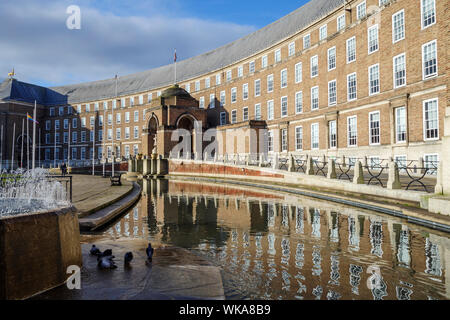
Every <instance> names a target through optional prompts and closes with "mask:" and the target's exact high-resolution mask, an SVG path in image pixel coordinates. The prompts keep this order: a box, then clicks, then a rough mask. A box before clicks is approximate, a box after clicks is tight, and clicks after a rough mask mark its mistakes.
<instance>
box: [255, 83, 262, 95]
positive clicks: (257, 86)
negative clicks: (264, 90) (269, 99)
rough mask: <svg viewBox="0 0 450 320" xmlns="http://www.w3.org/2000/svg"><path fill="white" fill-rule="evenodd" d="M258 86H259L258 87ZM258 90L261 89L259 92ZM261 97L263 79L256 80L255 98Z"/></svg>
mask: <svg viewBox="0 0 450 320" xmlns="http://www.w3.org/2000/svg"><path fill="white" fill-rule="evenodd" d="M256 84H258V85H256ZM256 88H259V90H258V91H257V90H256ZM259 96H261V79H256V80H255V97H259Z"/></svg>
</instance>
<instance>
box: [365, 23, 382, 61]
mask: <svg viewBox="0 0 450 320" xmlns="http://www.w3.org/2000/svg"><path fill="white" fill-rule="evenodd" d="M372 30H376V35H377V36H376V42H377V44H376V49H375V50H372V51H371V48H372V47H371V43H370V32H371V31H372ZM379 49H380V28H379V26H378V24H376V25H374V26H372V27H370V28H368V29H367V52H368V54H369V55H371V54H372V53H375V52H377V51H378V50H379Z"/></svg>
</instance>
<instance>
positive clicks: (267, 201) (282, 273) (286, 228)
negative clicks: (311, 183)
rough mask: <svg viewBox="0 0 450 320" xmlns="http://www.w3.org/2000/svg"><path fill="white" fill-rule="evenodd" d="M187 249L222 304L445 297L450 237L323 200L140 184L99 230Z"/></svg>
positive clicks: (228, 188) (170, 183)
mask: <svg viewBox="0 0 450 320" xmlns="http://www.w3.org/2000/svg"><path fill="white" fill-rule="evenodd" d="M103 232H104V233H103V235H104V236H107V237H113V238H144V239H148V240H150V241H152V242H155V243H161V244H165V245H171V246H178V247H183V248H187V249H189V250H191V251H192V253H193V254H197V255H200V256H202V257H204V258H206V259H208V260H210V261H212V262H213V263H214V264H216V265H218V266H221V267H222V269H223V281H224V288H225V295H226V297H227V299H275V300H276V299H305V300H313V299H322V300H327V299H329V300H332V299H337V300H350V299H358V300H359V299H364V300H374V299H383V300H397V299H399V300H409V299H412V300H417V299H420V300H425V299H426V300H427V299H449V298H450V276H449V275H450V271H449V270H448V268H449V266H450V238H449V237H450V236H449V235H448V234H445V233H440V232H438V231H433V230H431V229H427V228H424V227H420V226H417V225H413V224H409V223H407V222H405V221H403V220H401V219H397V218H395V217H390V216H387V215H381V214H377V213H374V212H371V211H366V210H361V209H356V208H353V207H349V206H343V205H338V204H335V203H331V202H325V201H320V200H314V199H309V198H303V197H297V196H291V195H287V194H281V193H274V192H268V191H264V190H258V189H249V188H246V187H239V186H231V185H218V184H212V183H211V184H210V183H196V182H186V181H175V180H170V181H167V180H162V181H161V180H160V181H152V180H150V181H144V182H143V196H142V199H141V200H140V202H139V203H138V204H137V205H136V206H135V207H134V208H132V209H131V210H130V211H129V212H128V213H127V214H126V215H125V216H124V217H123V218H122V219H120V220H118V221H116V222H115V223H113V224H112V225H110V226H109V227H108V228H106V229H105V230H104V231H103Z"/></svg>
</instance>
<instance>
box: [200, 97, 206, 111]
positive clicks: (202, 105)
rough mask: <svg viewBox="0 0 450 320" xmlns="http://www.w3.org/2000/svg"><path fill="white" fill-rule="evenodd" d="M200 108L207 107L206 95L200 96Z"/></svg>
mask: <svg viewBox="0 0 450 320" xmlns="http://www.w3.org/2000/svg"><path fill="white" fill-rule="evenodd" d="M199 108H200V109H205V97H200V99H199Z"/></svg>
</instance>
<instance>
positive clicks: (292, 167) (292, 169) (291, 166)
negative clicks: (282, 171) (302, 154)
mask: <svg viewBox="0 0 450 320" xmlns="http://www.w3.org/2000/svg"><path fill="white" fill-rule="evenodd" d="M288 170H289V172H295V160H294V156H293V155H292V154H291V155H290V156H289V168H288Z"/></svg>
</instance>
